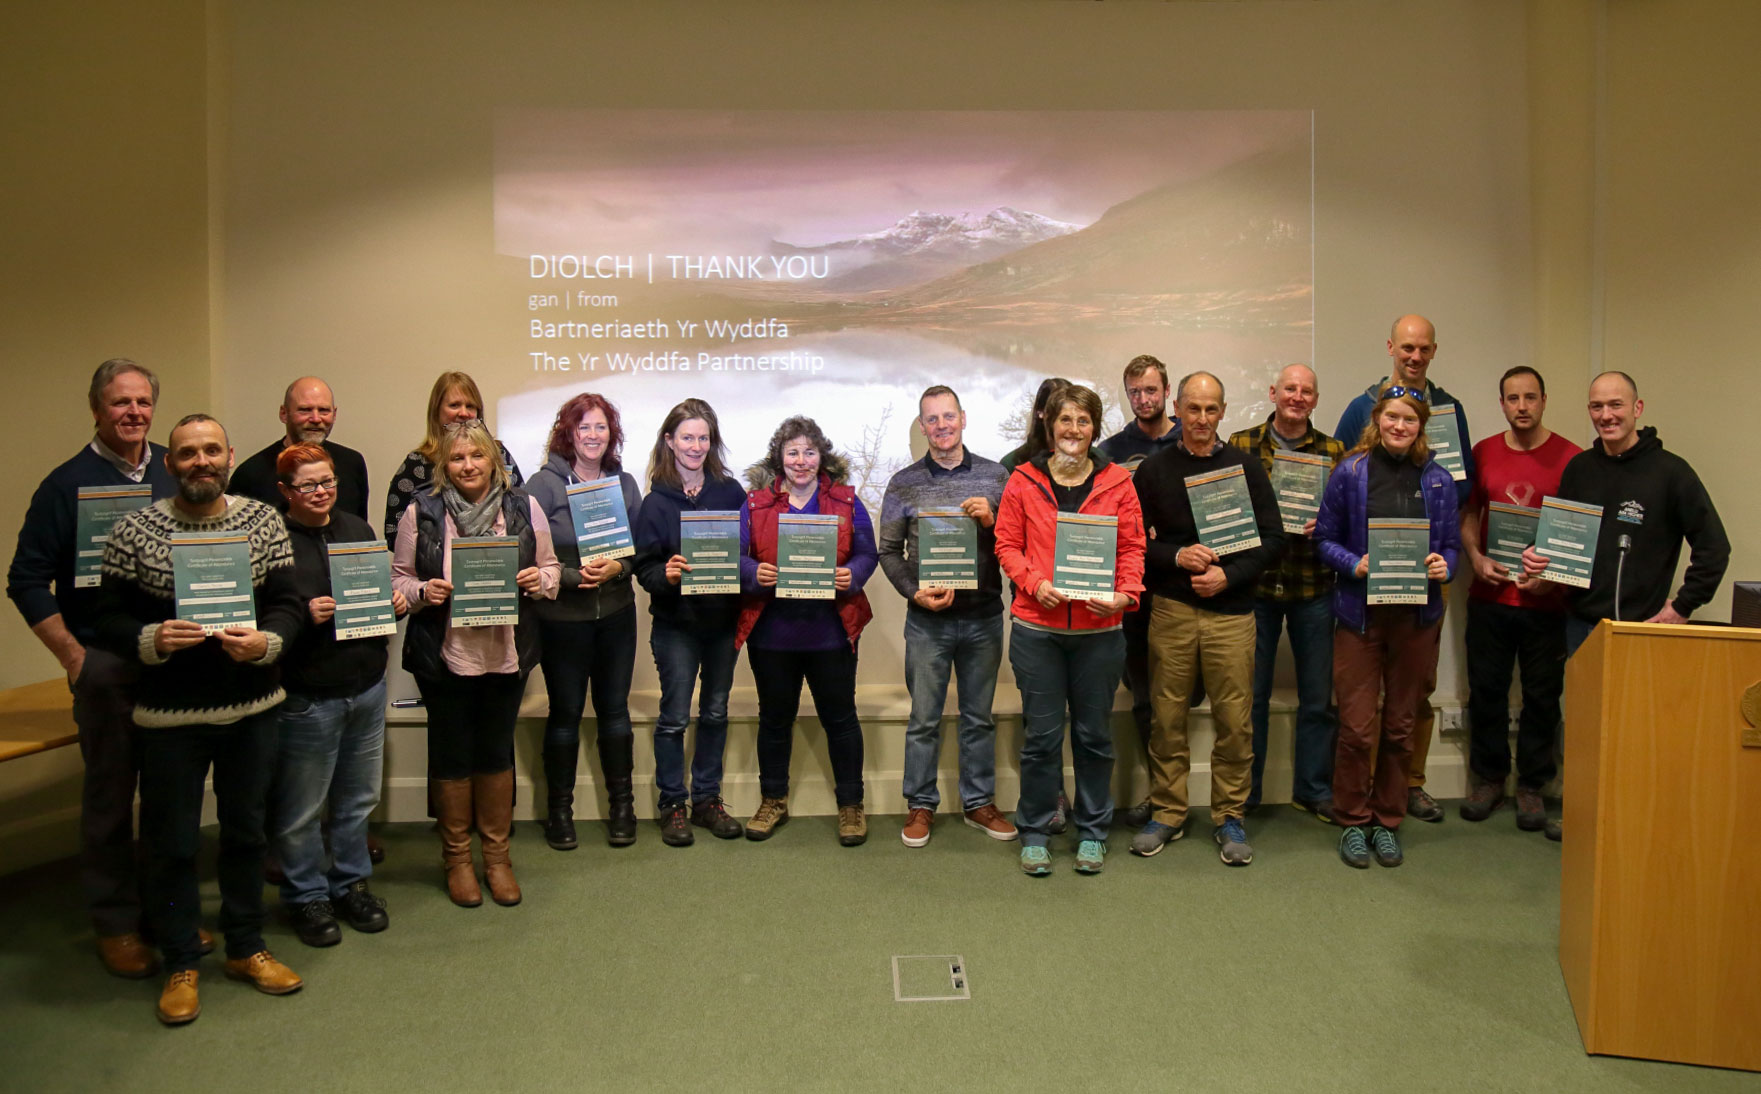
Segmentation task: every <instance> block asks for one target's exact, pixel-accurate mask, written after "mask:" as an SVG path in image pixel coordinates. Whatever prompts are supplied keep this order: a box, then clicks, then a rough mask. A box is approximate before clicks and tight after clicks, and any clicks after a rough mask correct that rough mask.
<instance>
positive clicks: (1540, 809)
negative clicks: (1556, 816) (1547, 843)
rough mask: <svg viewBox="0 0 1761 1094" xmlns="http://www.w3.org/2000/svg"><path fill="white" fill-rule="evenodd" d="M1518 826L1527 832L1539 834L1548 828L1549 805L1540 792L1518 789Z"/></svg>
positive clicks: (1520, 787)
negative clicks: (1542, 798)
mask: <svg viewBox="0 0 1761 1094" xmlns="http://www.w3.org/2000/svg"><path fill="white" fill-rule="evenodd" d="M1516 826H1517V827H1518V828H1521V829H1522V830H1523V831H1525V832H1539V831H1541V829H1543V828H1545V827H1547V803H1546V802H1543V801H1542V800H1541V792H1540V791H1539V790H1530V789H1528V788H1527V787H1522V786H1519V787H1517V788H1516Z"/></svg>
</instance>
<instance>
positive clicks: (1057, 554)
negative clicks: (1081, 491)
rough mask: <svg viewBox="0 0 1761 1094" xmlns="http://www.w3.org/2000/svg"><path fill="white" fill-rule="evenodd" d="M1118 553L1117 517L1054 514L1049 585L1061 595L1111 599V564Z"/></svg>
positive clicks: (1076, 597)
mask: <svg viewBox="0 0 1761 1094" xmlns="http://www.w3.org/2000/svg"><path fill="white" fill-rule="evenodd" d="M1118 557H1119V518H1118V517H1112V516H1100V515H1098V514H1089V513H1059V514H1058V539H1057V543H1056V545H1055V546H1054V547H1053V550H1052V588H1054V589H1056V590H1058V592H1060V593H1062V594H1063V595H1064V597H1065V599H1067V600H1110V599H1112V596H1113V567H1114V565H1115V564H1116V563H1117V560H1118ZM1029 591H1030V592H1031V591H1032V590H1029Z"/></svg>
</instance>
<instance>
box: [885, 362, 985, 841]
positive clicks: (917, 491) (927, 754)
mask: <svg viewBox="0 0 1761 1094" xmlns="http://www.w3.org/2000/svg"><path fill="white" fill-rule="evenodd" d="M917 427H918V428H919V429H920V430H922V431H923V435H924V438H925V439H926V440H928V442H929V452H928V453H927V454H926V455H925V456H924V458H923V459H922V460H921V461H919V462H917V463H913V464H911V465H910V466H908V467H906V468H904V469H903V470H901V471H900V472H899V473H898V474H896V475H894V476H893V477H892V479H891V481H889V482H888V483H887V491H886V495H885V497H884V498H883V499H882V501H881V524H880V534H879V538H880V564H881V568H882V569H883V570H885V571H886V574H887V580H888V581H891V582H892V583H893V588H895V589H897V590H899V595H901V596H903V597H905V599H906V600H908V601H910V606H909V607H908V608H907V609H906V613H905V686H906V688H907V689H909V690H910V692H911V720H910V722H909V724H908V725H907V727H906V730H905V779H904V783H905V786H904V791H905V804H906V807H907V808H908V809H909V810H910V813H909V815H908V816H907V818H906V821H905V829H904V832H903V833H902V834H901V838H902V839H903V840H904V841H905V845H906V846H907V847H922V846H923V845H924V844H926V843H928V842H929V830H930V825H931V823H932V822H933V820H934V818H935V810H936V806H937V805H939V804H940V802H941V795H940V792H939V791H938V790H937V789H936V767H937V764H938V759H939V756H940V754H941V744H942V707H943V705H944V704H945V703H946V701H947V698H948V676H949V673H950V672H955V673H957V674H958V676H959V689H960V690H959V706H960V808H961V810H962V812H963V813H964V814H965V817H966V823H967V824H969V825H971V826H972V827H974V828H977V829H978V830H980V831H981V832H984V833H985V834H986V835H988V836H990V837H991V838H992V839H999V840H1012V839H1014V838H1015V836H1016V831H1015V826H1014V825H1013V824H1010V823H1009V821H1008V820H1007V819H1006V818H1005V817H1004V816H1003V814H1002V813H1001V812H1000V811H998V809H997V807H996V804H995V801H994V799H995V797H996V784H997V777H996V776H997V770H996V769H997V764H996V744H997V723H996V720H995V719H994V718H993V717H992V715H991V700H992V698H993V696H994V695H995V693H996V689H997V668H998V666H999V665H1001V663H1002V659H1003V599H1002V589H1003V582H1002V574H1001V572H1000V571H999V570H998V568H997V550H996V533H995V527H996V523H997V517H996V513H997V505H998V503H999V502H1001V501H1002V498H1003V484H1004V482H1006V481H1007V480H1008V472H1007V471H1005V470H1004V468H1003V465H1002V464H999V463H997V462H995V461H993V460H987V459H985V458H984V457H983V456H978V455H975V454H973V453H971V452H969V451H967V449H966V444H965V432H966V412H965V411H964V410H962V409H961V407H960V397H959V396H958V395H956V394H954V392H953V390H952V389H950V388H947V387H943V386H941V385H937V386H935V387H932V388H930V389H929V390H927V391H925V392H924V393H923V395H922V396H920V397H919V398H918V400H917ZM938 509H939V510H944V511H951V510H957V511H959V512H960V513H963V514H964V517H965V519H969V520H971V521H973V522H974V523H976V524H977V526H978V527H977V533H978V537H977V538H978V552H977V559H976V567H975V570H976V577H975V578H971V579H967V580H971V581H972V584H973V585H974V586H976V587H974V588H953V587H947V586H940V583H939V582H937V581H936V580H935V579H934V578H932V579H931V580H930V582H929V583H927V584H926V583H925V582H924V581H923V580H922V579H921V573H920V564H921V561H922V560H921V557H920V555H919V553H918V542H919V541H918V532H919V528H920V519H919V514H920V513H922V512H923V511H924V510H938ZM944 519H955V520H957V519H959V518H944ZM959 583H960V584H965V581H964V580H963V581H961V582H959ZM938 586H940V587H938Z"/></svg>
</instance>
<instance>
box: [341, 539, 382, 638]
mask: <svg viewBox="0 0 1761 1094" xmlns="http://www.w3.org/2000/svg"><path fill="white" fill-rule="evenodd" d="M330 597H331V599H332V600H335V601H336V615H335V616H334V618H333V622H335V624H336V637H337V640H338V641H342V640H345V639H350V638H376V637H378V636H380V635H385V634H391V633H393V632H395V631H396V630H397V612H396V610H394V609H393V607H392V604H391V552H390V551H387V550H386V549H385V544H384V543H383V542H381V541H379V540H368V541H366V542H364V543H332V544H330Z"/></svg>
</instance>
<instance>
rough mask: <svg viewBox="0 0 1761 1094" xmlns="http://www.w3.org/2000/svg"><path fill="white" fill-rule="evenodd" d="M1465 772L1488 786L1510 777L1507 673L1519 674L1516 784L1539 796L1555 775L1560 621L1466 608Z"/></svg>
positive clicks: (1473, 603)
mask: <svg viewBox="0 0 1761 1094" xmlns="http://www.w3.org/2000/svg"><path fill="white" fill-rule="evenodd" d="M1467 662H1468V663H1467V667H1468V723H1469V725H1468V733H1469V737H1468V741H1469V749H1468V765H1469V767H1471V768H1472V769H1473V773H1474V774H1475V775H1477V776H1479V777H1480V778H1481V779H1485V780H1487V781H1489V782H1503V781H1504V780H1505V779H1506V778H1508V777H1509V776H1510V674H1511V671H1512V670H1513V669H1520V671H1521V673H1522V696H1523V705H1522V714H1521V715H1520V716H1519V720H1518V722H1517V733H1516V781H1517V785H1518V786H1520V787H1522V788H1523V789H1526V790H1539V789H1540V788H1541V787H1543V786H1545V785H1546V784H1547V783H1548V782H1549V781H1550V780H1551V779H1552V778H1553V775H1554V773H1555V771H1556V770H1557V767H1556V765H1555V763H1554V759H1553V757H1554V742H1555V740H1556V739H1557V736H1558V732H1559V697H1560V694H1561V693H1562V692H1564V690H1565V616H1564V615H1562V614H1558V613H1554V612H1540V611H1534V610H1533V609H1530V608H1516V607H1512V606H1511V605H1509V604H1498V603H1494V602H1492V601H1487V600H1472V599H1470V600H1469V601H1468V614H1467Z"/></svg>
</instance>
